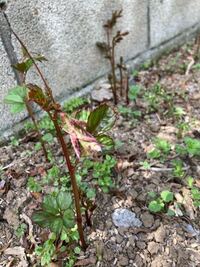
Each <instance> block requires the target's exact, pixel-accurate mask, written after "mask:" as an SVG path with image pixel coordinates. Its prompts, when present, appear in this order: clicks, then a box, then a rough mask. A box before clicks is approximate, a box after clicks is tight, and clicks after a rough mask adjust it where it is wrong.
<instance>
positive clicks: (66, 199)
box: [57, 191, 72, 210]
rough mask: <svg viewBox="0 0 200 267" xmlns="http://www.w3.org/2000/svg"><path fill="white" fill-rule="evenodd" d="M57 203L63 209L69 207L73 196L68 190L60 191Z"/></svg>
mask: <svg viewBox="0 0 200 267" xmlns="http://www.w3.org/2000/svg"><path fill="white" fill-rule="evenodd" d="M57 203H58V206H59V208H60V209H61V210H66V209H68V208H69V207H70V206H71V204H72V197H71V195H70V193H68V192H62V191H61V192H59V193H58V195H57Z"/></svg>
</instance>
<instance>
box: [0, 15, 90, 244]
mask: <svg viewBox="0 0 200 267" xmlns="http://www.w3.org/2000/svg"><path fill="white" fill-rule="evenodd" d="M4 16H5V18H6V20H7V22H8V23H9V25H10V22H9V20H8V18H7V16H6V14H5V13H4ZM10 28H11V25H10ZM11 30H12V28H11ZM12 33H13V34H14V36H15V37H16V39H17V40H18V42H19V43H20V44H21V46H22V47H23V48H24V50H25V51H26V53H27V55H28V56H29V58H30V59H31V60H32V62H33V64H34V66H35V68H36V70H37V72H38V74H39V76H40V77H41V79H42V81H43V83H44V85H45V90H46V93H47V95H48V96H49V97H50V100H51V101H52V102H53V103H54V104H56V101H55V99H54V97H53V94H52V90H51V88H50V87H49V85H48V84H47V81H46V80H45V78H44V76H43V74H42V72H41V70H40V68H39V67H38V65H37V63H36V62H35V60H34V58H33V57H32V56H31V54H30V53H29V51H28V48H27V47H26V45H25V44H24V43H23V42H22V41H21V39H20V38H19V37H18V35H17V34H16V33H15V32H14V31H13V30H12ZM48 115H49V116H50V118H51V120H52V121H53V123H54V126H55V129H56V133H57V139H58V141H59V142H60V145H61V147H62V150H63V154H64V157H65V160H66V165H67V168H68V170H69V175H70V178H71V183H72V190H73V194H74V200H75V208H76V214H77V226H78V232H79V237H80V241H81V245H82V248H83V249H86V248H87V244H86V242H85V239H84V233H83V226H82V216H81V207H80V198H79V192H78V185H77V182H76V176H75V169H74V167H73V165H72V163H71V160H70V157H69V152H68V148H67V145H66V143H65V140H64V137H63V134H62V131H61V128H60V126H59V124H58V115H57V111H56V110H55V114H54V115H55V116H54V117H53V116H52V114H51V113H50V112H48Z"/></svg>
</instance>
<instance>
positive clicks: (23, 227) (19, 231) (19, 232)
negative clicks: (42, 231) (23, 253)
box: [15, 223, 27, 238]
mask: <svg viewBox="0 0 200 267" xmlns="http://www.w3.org/2000/svg"><path fill="white" fill-rule="evenodd" d="M26 230H27V225H26V224H25V223H22V224H20V226H19V227H18V228H17V229H16V230H15V235H16V236H17V237H18V238H21V237H23V235H24V233H25V232H26Z"/></svg>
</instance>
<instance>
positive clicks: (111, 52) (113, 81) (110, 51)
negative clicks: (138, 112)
mask: <svg viewBox="0 0 200 267" xmlns="http://www.w3.org/2000/svg"><path fill="white" fill-rule="evenodd" d="M106 35H107V46H108V50H107V53H108V58H109V61H110V65H111V70H112V79H111V89H112V92H113V99H114V103H115V105H117V93H116V91H117V88H116V75H115V58H114V56H115V54H114V45H113V42H112V46H111V44H110V29H109V28H107V30H106Z"/></svg>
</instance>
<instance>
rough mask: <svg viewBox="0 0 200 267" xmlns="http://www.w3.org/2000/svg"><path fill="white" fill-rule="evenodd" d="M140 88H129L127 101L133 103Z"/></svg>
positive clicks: (135, 86)
mask: <svg viewBox="0 0 200 267" xmlns="http://www.w3.org/2000/svg"><path fill="white" fill-rule="evenodd" d="M140 89H141V88H140V86H139V85H133V86H131V88H130V90H129V99H130V100H132V101H135V100H136V98H137V96H138V94H139V92H140Z"/></svg>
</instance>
